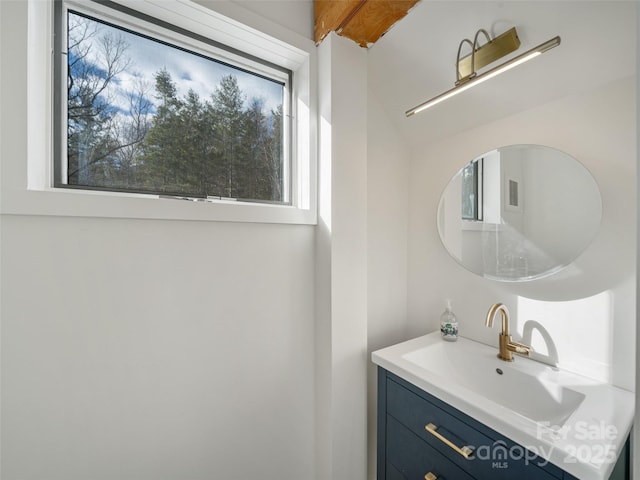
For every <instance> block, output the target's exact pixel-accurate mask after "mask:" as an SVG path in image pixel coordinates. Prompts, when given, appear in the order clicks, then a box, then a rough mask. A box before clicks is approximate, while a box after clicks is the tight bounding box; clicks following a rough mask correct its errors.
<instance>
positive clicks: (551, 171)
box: [437, 145, 602, 281]
mask: <svg viewBox="0 0 640 480" xmlns="http://www.w3.org/2000/svg"><path fill="white" fill-rule="evenodd" d="M601 217H602V200H601V198H600V191H599V189H598V185H597V184H596V182H595V180H594V179H593V177H592V176H591V174H590V173H589V171H588V170H587V169H586V168H585V167H584V166H583V165H582V164H581V163H580V162H579V161H577V160H576V159H574V158H572V157H571V156H569V155H567V154H565V153H563V152H560V151H558V150H555V149H553V148H550V147H544V146H540V145H512V146H508V147H501V148H498V149H497V150H493V151H491V152H488V153H486V154H484V155H481V156H479V157H478V158H476V159H475V160H473V161H472V162H471V163H469V164H468V165H467V166H465V167H464V168H463V169H462V170H460V171H459V172H458V173H457V174H456V175H455V176H454V177H453V178H452V179H451V181H450V182H449V185H447V188H446V189H445V190H444V192H443V194H442V197H441V198H440V204H439V206H438V217H437V218H438V231H439V233H440V238H441V239H442V243H443V244H444V246H445V247H446V249H447V251H448V252H449V254H451V256H452V257H453V258H455V259H456V260H457V261H458V262H459V263H460V264H461V265H462V266H463V267H465V268H466V269H467V270H469V271H471V272H473V273H476V274H478V275H481V276H483V277H485V278H490V279H493V280H502V281H524V280H533V279H536V278H541V277H544V276H547V275H551V274H552V273H555V272H557V271H558V270H560V269H561V268H563V267H566V266H567V265H569V264H570V263H571V262H573V261H574V260H575V259H576V258H577V257H578V256H579V255H580V254H581V253H582V252H583V251H584V249H585V248H587V246H588V245H589V244H590V243H591V241H592V240H593V239H594V237H595V236H596V234H597V232H598V228H599V226H600V219H601Z"/></svg>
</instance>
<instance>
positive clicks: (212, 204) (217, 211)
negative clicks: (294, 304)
mask: <svg viewBox="0 0 640 480" xmlns="http://www.w3.org/2000/svg"><path fill="white" fill-rule="evenodd" d="M2 197H3V198H2V209H1V212H2V214H11V215H52V216H70V217H104V218H130V219H153V220H189V221H220V222H251V223H284V224H306V225H313V224H315V223H316V215H315V211H312V210H310V209H308V210H305V209H300V208H298V207H293V206H290V205H269V204H260V203H244V202H234V201H231V200H229V201H227V200H213V201H209V202H190V201H185V200H179V199H172V198H160V197H158V196H155V195H135V194H121V193H110V192H92V191H88V190H67V189H53V188H52V189H47V190H22V191H20V190H17V189H15V190H14V191H13V192H3V195H2Z"/></svg>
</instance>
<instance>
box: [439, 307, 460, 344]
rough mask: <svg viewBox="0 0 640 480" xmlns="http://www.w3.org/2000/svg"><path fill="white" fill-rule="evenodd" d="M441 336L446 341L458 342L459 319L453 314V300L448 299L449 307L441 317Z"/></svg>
mask: <svg viewBox="0 0 640 480" xmlns="http://www.w3.org/2000/svg"><path fill="white" fill-rule="evenodd" d="M440 334H441V335H442V338H443V339H444V340H447V341H448V342H455V341H456V340H458V319H457V318H456V315H455V314H454V313H453V308H452V307H451V300H449V299H447V307H446V308H445V310H444V312H443V313H442V315H440Z"/></svg>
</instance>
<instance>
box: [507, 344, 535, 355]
mask: <svg viewBox="0 0 640 480" xmlns="http://www.w3.org/2000/svg"><path fill="white" fill-rule="evenodd" d="M510 343H511V346H512V347H513V351H514V352H515V353H519V354H520V355H527V356H529V355H530V354H531V351H532V350H533V349H532V348H531V347H530V346H529V345H525V344H524V343H518V342H510Z"/></svg>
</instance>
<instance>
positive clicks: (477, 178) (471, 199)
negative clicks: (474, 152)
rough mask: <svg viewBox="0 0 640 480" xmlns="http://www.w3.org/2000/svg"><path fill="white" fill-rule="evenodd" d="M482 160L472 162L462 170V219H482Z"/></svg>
mask: <svg viewBox="0 0 640 480" xmlns="http://www.w3.org/2000/svg"><path fill="white" fill-rule="evenodd" d="M482 167H483V159H482V158H479V159H477V160H474V161H473V162H471V163H470V164H469V165H467V166H466V167H464V168H463V169H462V202H461V204H462V219H463V220H469V221H482V219H483V215H482V213H483V198H482V191H483V189H482V183H483V178H482V177H483V168H482Z"/></svg>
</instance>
